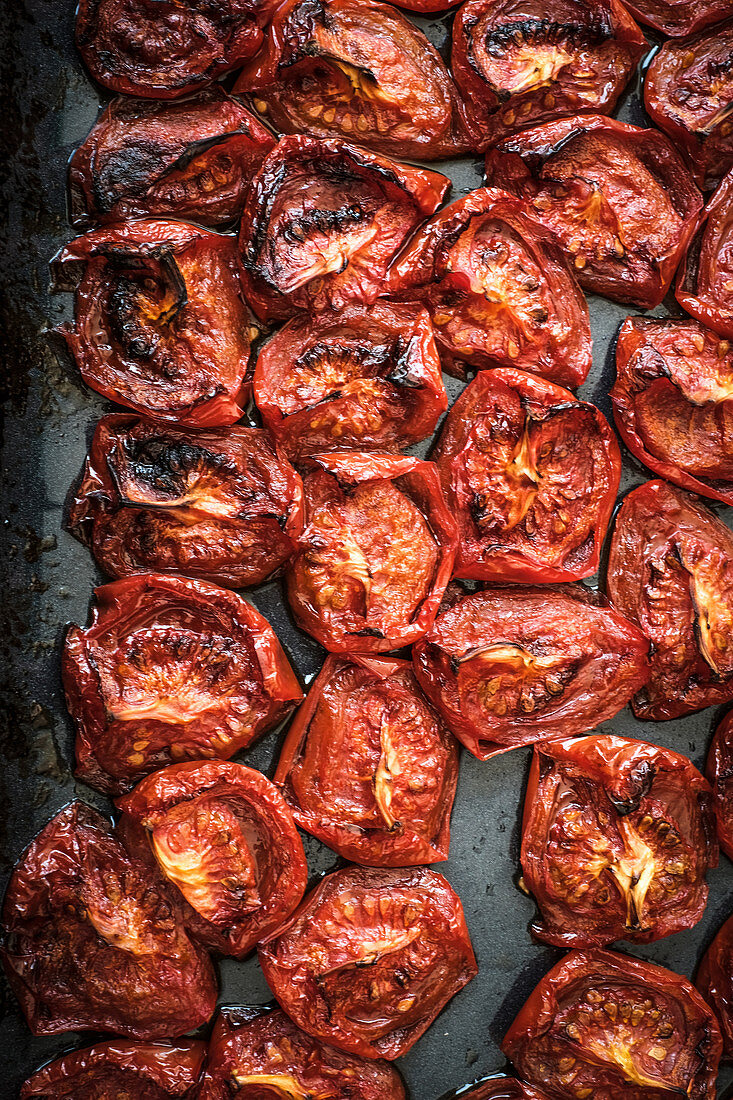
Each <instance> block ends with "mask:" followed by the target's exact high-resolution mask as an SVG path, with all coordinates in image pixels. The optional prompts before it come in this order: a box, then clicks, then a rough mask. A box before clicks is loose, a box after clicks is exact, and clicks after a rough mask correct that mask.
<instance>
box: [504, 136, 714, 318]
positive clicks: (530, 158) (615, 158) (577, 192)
mask: <svg viewBox="0 0 733 1100" xmlns="http://www.w3.org/2000/svg"><path fill="white" fill-rule="evenodd" d="M486 179H487V183H488V184H489V185H490V186H494V187H503V188H505V189H506V190H507V191H510V192H511V193H512V194H513V195H516V196H518V197H519V198H522V199H525V200H526V202H527V204H528V206H529V212H530V214H531V216H532V217H534V218H536V219H537V220H538V221H539V222H541V223H542V224H543V225H544V226H546V227H547V229H548V230H550V231H552V232H554V233H556V234H557V236H558V238H559V240H560V242H561V244H562V246H563V248H564V249H566V251H567V252H569V253H570V254H571V255H573V256H574V257H575V259H574V260H573V268H574V270H575V273H576V275H577V278H578V282H579V283H580V285H581V286H582V287H583V289H584V290H588V291H591V292H593V293H595V294H603V295H605V296H606V297H607V298H611V299H613V301H618V302H631V303H632V304H634V305H637V306H642V307H644V308H647V309H649V308H651V307H653V306H658V305H659V303H660V302H661V301H662V299H663V298H664V296H665V294H666V293H667V291H668V290H669V288H670V285H671V282H672V279H673V276H674V273H675V271H676V270H677V266H678V264H679V262H680V259H681V257H682V255H683V254H684V251H685V248H686V247H687V245H688V243H689V241H690V239H691V237H692V235H693V233H694V232H695V229H696V226H697V223H698V219H699V215H700V211H701V209H702V196H701V194H700V192H699V190H698V189H697V187H696V186H695V183H694V181H693V179H692V176H691V175H690V173H689V171H688V169H687V167H686V165H685V163H684V161H683V160H682V157H681V156H680V154H679V153H678V152H677V151H676V149H675V148H674V146H673V145H672V143H671V142H670V141H669V139H668V138H667V137H666V136H665V135H664V134H660V133H658V132H657V131H656V130H652V129H642V128H640V127H638V126H630V125H628V124H627V123H625V122H617V121H616V120H615V119H610V118H604V117H603V116H602V115H589V116H587V117H584V116H582V115H579V116H578V117H577V118H566V119H560V120H559V121H557V122H548V123H545V125H543V126H535V127H534V128H533V129H531V130H525V131H524V132H523V133H520V134H516V135H515V136H514V137H511V138H507V139H505V140H504V141H502V142H501V143H500V144H499V145H498V146H497V147H496V148H495V149H490V150H489V152H488V153H487V155H486ZM629 179H631V180H632V182H631V183H630V182H629Z"/></svg>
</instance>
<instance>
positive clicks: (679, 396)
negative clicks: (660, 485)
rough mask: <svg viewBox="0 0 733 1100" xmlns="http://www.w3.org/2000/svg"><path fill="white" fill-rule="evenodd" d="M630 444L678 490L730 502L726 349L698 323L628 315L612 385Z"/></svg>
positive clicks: (730, 379) (731, 413)
mask: <svg viewBox="0 0 733 1100" xmlns="http://www.w3.org/2000/svg"><path fill="white" fill-rule="evenodd" d="M611 398H612V400H613V413H614V417H615V419H616V426H617V428H618V430H619V432H620V434H621V436H622V438H623V440H624V442H625V443H626V446H627V447H628V448H629V450H630V451H631V452H632V453H633V454H635V455H636V457H637V458H638V459H640V460H641V461H642V462H643V463H645V464H646V465H647V466H649V468H650V469H652V470H654V472H655V473H656V474H660V475H661V476H662V477H665V478H667V479H668V480H669V481H673V482H674V484H675V485H680V486H681V487H682V488H683V489H690V490H692V491H693V492H695V493H701V494H702V495H703V496H706V497H712V498H713V499H714V500H721V501H724V502H725V503H727V504H733V349H731V347H730V345H729V343H728V341H727V340H721V338H720V337H719V336H718V335H717V334H716V333H714V332H711V330H710V329H707V328H704V327H703V326H702V325H700V324H698V323H697V321H690V320H684V321H683V320H677V319H664V320H658V319H656V318H644V317H628V318H627V319H626V320H625V321H624V323H623V325H622V326H621V331H620V332H619V336H618V342H617V344H616V382H615V385H614V387H613V389H612V390H611Z"/></svg>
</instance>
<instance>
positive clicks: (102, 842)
mask: <svg viewBox="0 0 733 1100" xmlns="http://www.w3.org/2000/svg"><path fill="white" fill-rule="evenodd" d="M2 922H3V933H4V936H3V941H4V944H3V949H2V959H3V964H4V966H5V972H6V974H7V977H8V981H9V982H10V985H11V987H12V989H13V992H14V993H15V995H16V997H17V998H18V1000H19V1001H20V1004H21V1008H22V1009H23V1013H24V1015H25V1017H26V1020H27V1022H28V1026H29V1027H30V1029H31V1031H32V1032H33V1033H34V1035H55V1034H58V1033H59V1032H62V1031H90V1030H91V1031H110V1032H113V1033H115V1034H118V1035H124V1036H129V1037H130V1038H133V1039H162V1038H167V1037H169V1036H173V1035H178V1034H180V1032H181V1031H188V1030H190V1029H192V1028H195V1027H198V1026H199V1024H203V1023H205V1022H206V1021H207V1020H208V1019H209V1017H210V1016H211V1015H212V1013H213V1011H214V1007H215V1004H216V978H215V976H214V972H213V969H212V967H211V961H210V959H209V957H208V955H207V954H206V952H205V951H204V950H203V949H202V948H200V947H198V946H197V945H196V944H194V943H193V942H192V941H191V940H190V939H189V937H188V935H187V934H186V931H185V929H184V927H183V919H182V914H181V911H180V909H179V907H178V906H177V905H176V901H175V898H174V897H173V896H172V895H169V894H168V893H166V892H165V891H160V890H159V889H158V888H157V887H156V886H155V885H154V884H153V883H152V882H151V880H150V878H149V876H148V875H147V874H146V871H145V868H144V866H143V865H142V864H141V863H140V862H139V861H138V860H137V859H135V858H133V857H131V856H130V855H128V853H127V852H126V851H125V849H124V848H123V846H122V844H121V843H120V841H119V840H118V839H117V838H116V837H115V836H113V835H112V833H111V831H110V828H109V825H108V823H107V822H106V821H105V820H104V818H102V817H101V816H100V815H99V814H98V813H97V811H96V810H92V809H91V808H90V807H89V806H87V805H85V804H84V803H83V802H71V803H69V805H68V806H66V807H64V809H62V810H60V811H59V813H58V814H56V816H55V817H54V818H53V819H52V820H51V821H50V822H49V823H48V825H46V827H45V828H44V829H42V830H41V832H40V833H39V834H38V836H37V837H36V838H35V840H34V841H33V842H32V843H31V845H30V847H29V848H28V849H27V850H26V852H25V853H24V855H23V856H22V858H21V861H20V863H19V864H18V865H17V866H16V868H15V870H14V872H13V874H12V876H11V879H10V883H9V885H8V890H7V893H6V895H5V901H4V904H3V918H2Z"/></svg>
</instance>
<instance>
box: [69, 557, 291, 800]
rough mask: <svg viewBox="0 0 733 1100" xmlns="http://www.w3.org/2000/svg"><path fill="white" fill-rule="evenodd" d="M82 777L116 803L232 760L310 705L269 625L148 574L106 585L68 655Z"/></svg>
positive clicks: (235, 603) (213, 593)
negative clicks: (161, 778) (151, 785)
mask: <svg viewBox="0 0 733 1100" xmlns="http://www.w3.org/2000/svg"><path fill="white" fill-rule="evenodd" d="M61 671H62V676H63V681H64V690H65V693H66V702H67V706H68V709H69V713H70V714H71V716H72V718H73V720H74V723H75V726H76V731H77V739H76V772H75V774H76V775H77V777H78V778H80V779H83V780H84V781H85V782H87V783H89V784H90V785H91V786H93V787H96V788H97V790H101V791H103V792H104V793H106V794H112V795H119V794H123V793H125V792H126V791H128V790H130V789H131V787H132V786H133V785H134V784H135V783H136V782H137V781H138V780H139V779H142V778H143V776H145V775H147V774H148V773H149V772H151V771H154V770H155V769H156V768H161V767H165V766H166V765H167V764H173V763H180V762H181V761H183V760H186V759H200V758H202V757H219V758H223V759H225V758H227V757H230V756H233V755H234V754H235V752H239V751H240V750H241V749H243V748H246V747H247V746H248V745H250V744H251V743H252V742H253V741H254V740H256V739H257V738H258V737H260V736H262V734H264V733H266V732H267V730H269V729H272V728H273V726H276V725H277V724H278V722H280V720H281V719H282V718H283V717H285V715H286V714H287V713H288V711H289V710H290V709H291V708H292V707H293V706H294V705H295V704H296V703H299V702H300V700H301V699H302V698H303V693H302V691H301V689H300V685H299V683H298V681H297V679H296V676H295V673H294V672H293V670H292V668H291V667H290V664H289V662H288V659H287V657H286V656H285V654H284V652H283V650H282V647H281V645H280V643H279V641H278V639H277V637H276V635H275V633H274V632H273V630H272V628H271V627H270V625H269V623H268V622H267V620H266V619H264V618H263V617H262V616H261V615H260V614H259V612H258V611H257V610H256V609H255V608H254V607H253V606H252V605H251V604H250V603H248V602H247V601H246V600H243V599H242V598H241V597H240V596H237V595H236V594H235V593H234V592H229V591H227V590H225V589H223V588H217V587H216V586H215V585H211V584H206V583H205V582H203V581H192V580H186V579H184V578H183V577H172V576H165V575H163V574H160V573H138V574H136V575H134V576H132V577H125V578H124V579H123V580H119V581H114V582H113V583H112V584H107V585H104V587H103V588H97V589H96V592H95V602H94V605H93V610H92V622H91V625H90V626H88V627H87V628H86V629H82V628H81V627H78V626H72V627H71V629H70V630H69V632H68V634H67V635H66V638H65V641H64V649H63V653H62V658H61Z"/></svg>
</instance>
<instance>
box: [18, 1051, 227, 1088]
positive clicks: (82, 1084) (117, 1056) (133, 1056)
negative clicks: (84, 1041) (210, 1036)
mask: <svg viewBox="0 0 733 1100" xmlns="http://www.w3.org/2000/svg"><path fill="white" fill-rule="evenodd" d="M205 1058H206V1043H202V1042H196V1041H194V1040H187V1039H179V1040H178V1042H176V1043H164V1042H160V1043H134V1042H129V1043H126V1042H123V1041H121V1040H117V1041H114V1040H113V1041H112V1042H108V1043H96V1044H95V1045H94V1046H93V1047H87V1048H86V1049H85V1050H74V1051H72V1052H71V1053H70V1054H63V1055H62V1056H61V1057H60V1058H57V1059H56V1060H55V1061H54V1062H51V1063H50V1064H49V1065H47V1066H44V1068H43V1069H40V1070H39V1071H38V1073H34V1074H33V1076H32V1077H29V1078H28V1080H27V1081H26V1082H25V1084H24V1085H23V1087H22V1089H21V1090H20V1096H21V1100H27V1097H29V1096H40V1097H42V1098H43V1100H62V1097H67V1098H69V1100H127V1098H128V1097H129V1100H169V1098H172V1097H183V1098H184V1100H193V1097H194V1089H195V1087H196V1085H197V1083H198V1081H199V1078H200V1076H201V1071H202V1069H203V1065H204V1060H205Z"/></svg>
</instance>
